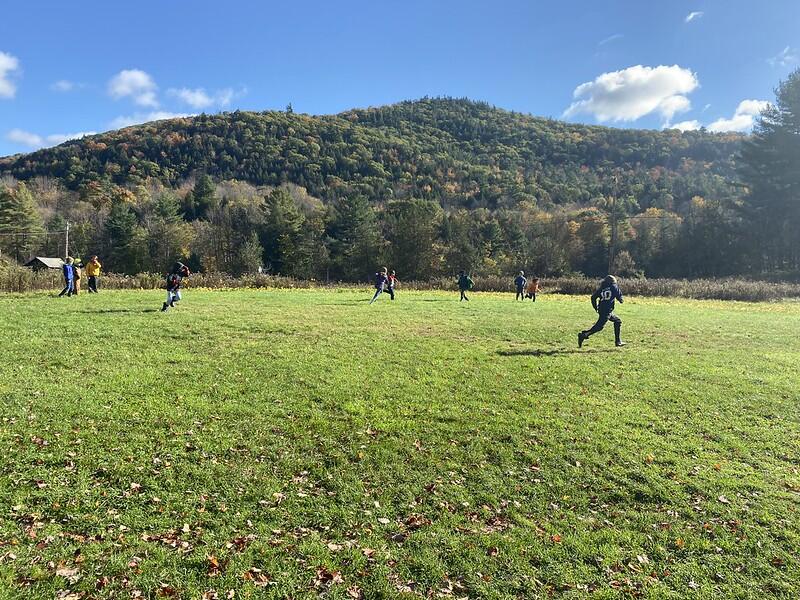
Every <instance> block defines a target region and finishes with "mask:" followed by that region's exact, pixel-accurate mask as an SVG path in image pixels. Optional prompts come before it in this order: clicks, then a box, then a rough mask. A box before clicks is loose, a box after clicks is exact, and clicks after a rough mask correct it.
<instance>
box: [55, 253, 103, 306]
mask: <svg viewBox="0 0 800 600" xmlns="http://www.w3.org/2000/svg"><path fill="white" fill-rule="evenodd" d="M102 267H103V265H101V264H100V261H99V260H98V259H97V257H96V256H92V259H91V260H90V261H89V262H88V263H87V264H86V266H84V265H83V264H82V263H81V262H80V260H78V261H76V260H75V259H74V258H72V257H71V256H68V257H67V258H66V259H65V260H64V265H63V266H62V267H61V270H62V273H63V275H64V289H63V290H61V293H60V294H59V295H58V296H59V297H61V296H67V297H70V296H77V295H78V294H79V293H80V291H81V275H82V273H81V270H82V269H86V276H87V277H88V279H89V281H88V283H87V288H88V290H89V293H90V294H96V293H97V278H98V277H100V270H101V269H102Z"/></svg>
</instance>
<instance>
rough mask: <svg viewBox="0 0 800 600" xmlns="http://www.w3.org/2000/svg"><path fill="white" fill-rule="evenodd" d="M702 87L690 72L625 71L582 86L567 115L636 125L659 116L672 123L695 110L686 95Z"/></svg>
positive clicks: (674, 69)
mask: <svg viewBox="0 0 800 600" xmlns="http://www.w3.org/2000/svg"><path fill="white" fill-rule="evenodd" d="M699 85H700V83H699V82H698V80H697V76H696V75H695V74H694V73H692V71H690V70H689V69H684V68H683V67H679V66H678V65H672V66H671V67H668V66H665V65H661V66H658V67H644V66H642V65H636V66H634V67H629V68H627V69H623V70H621V71H612V72H610V73H603V74H602V75H600V76H598V77H597V78H596V79H595V80H594V81H589V82H586V83H583V84H581V85H579V86H578V87H577V88H575V91H574V92H573V94H572V95H573V97H574V98H575V102H573V103H572V104H571V105H570V106H569V108H567V110H565V111H564V116H565V117H571V116H574V115H577V114H581V113H584V114H591V115H594V116H595V117H596V118H597V120H598V121H601V122H604V121H635V120H636V119H639V118H641V117H643V116H645V115H649V114H651V113H658V114H659V115H661V116H662V117H663V118H664V119H665V120H666V121H667V122H669V121H670V120H671V119H672V117H673V116H674V115H676V114H677V113H681V112H685V111H687V110H689V108H690V107H691V102H690V101H689V99H688V98H687V97H686V94H689V93H690V92H692V91H694V90H695V89H696V88H697V87H698V86H699Z"/></svg>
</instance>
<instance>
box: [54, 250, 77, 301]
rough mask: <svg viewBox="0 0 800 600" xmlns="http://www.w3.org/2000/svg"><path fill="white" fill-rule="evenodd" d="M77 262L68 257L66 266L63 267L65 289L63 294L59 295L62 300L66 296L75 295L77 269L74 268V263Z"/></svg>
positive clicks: (65, 262)
mask: <svg viewBox="0 0 800 600" xmlns="http://www.w3.org/2000/svg"><path fill="white" fill-rule="evenodd" d="M73 262H75V261H74V260H73V259H72V257H71V256H68V257H67V258H66V260H65V261H64V265H63V266H62V267H61V270H62V272H63V273H64V284H65V285H64V289H63V290H61V293H60V294H59V295H58V297H59V298H60V297H61V296H63V295H64V294H66V295H67V297H70V296H72V294H73V293H75V269H74V268H73V266H72V263H73Z"/></svg>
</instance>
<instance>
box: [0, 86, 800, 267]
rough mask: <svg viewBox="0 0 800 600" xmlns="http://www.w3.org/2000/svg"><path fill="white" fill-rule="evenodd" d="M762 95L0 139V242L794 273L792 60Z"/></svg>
mask: <svg viewBox="0 0 800 600" xmlns="http://www.w3.org/2000/svg"><path fill="white" fill-rule="evenodd" d="M766 114H767V117H766V120H764V119H762V120H759V123H758V124H757V126H756V131H755V135H754V136H752V138H746V137H744V136H741V135H739V134H710V133H707V132H705V131H694V132H685V133H681V132H679V131H676V130H667V131H650V130H633V129H617V128H608V127H597V126H585V125H575V124H567V123H563V122H559V121H555V120H550V119H542V118H536V117H531V116H528V115H522V114H519V113H514V112H508V111H504V110H499V109H496V108H493V107H491V106H489V105H487V104H485V103H480V102H472V101H469V100H458V99H446V98H445V99H428V98H426V99H422V100H418V101H414V102H402V103H399V104H395V105H391V106H385V107H379V108H369V109H360V110H351V111H348V112H345V113H342V114H339V115H335V116H321V117H314V116H308V115H300V114H295V113H293V112H292V111H291V110H290V108H287V110H286V111H283V112H265V113H252V112H241V111H237V112H233V113H225V114H218V115H200V116H197V117H193V118H179V119H171V120H165V121H158V122H153V123H147V124H144V125H139V126H134V127H128V128H126V129H122V130H118V131H112V132H108V133H104V134H100V135H94V136H91V137H87V138H84V139H81V140H75V141H71V142H67V143H65V144H62V145H60V146H57V147H55V148H49V149H45V150H40V151H38V152H34V153H31V154H27V155H19V156H12V157H7V158H5V159H0V251H2V252H3V253H5V254H7V255H10V256H13V257H15V258H16V259H17V260H19V261H23V260H26V259H27V258H28V257H29V256H31V255H32V254H34V253H44V254H49V255H54V254H56V253H60V251H59V248H61V249H63V245H59V244H61V242H60V241H59V238H58V235H57V234H55V237H54V234H53V232H58V231H61V230H63V229H64V227H65V224H66V222H69V223H70V224H71V229H70V231H71V234H70V252H71V253H73V254H75V255H78V256H86V255H90V254H98V255H100V256H102V257H103V260H104V262H105V264H106V266H107V267H108V268H109V269H111V270H114V271H119V272H125V273H133V272H137V271H159V270H163V269H165V268H167V267H168V266H169V265H170V264H171V263H172V261H174V260H175V259H176V258H183V259H184V260H188V261H189V262H190V264H191V265H192V267H193V268H194V269H203V270H207V271H225V272H229V273H233V274H241V273H247V272H252V271H254V270H257V269H259V268H263V269H266V270H267V271H268V272H273V273H280V274H284V275H292V276H295V277H301V278H318V279H319V278H330V279H340V280H348V281H358V280H361V281H363V280H365V279H366V278H368V277H369V274H370V273H372V272H374V270H375V268H376V267H378V266H380V265H382V264H387V265H388V266H390V267H393V268H396V269H397V271H398V275H399V276H400V278H401V279H427V278H430V277H434V276H441V275H452V274H453V273H454V272H456V271H458V270H460V269H468V270H471V271H472V273H473V274H475V275H477V276H481V275H500V276H508V275H509V274H510V273H513V272H515V271H518V270H519V269H524V270H526V271H528V272H534V273H537V274H541V275H551V274H553V275H555V274H567V273H583V274H587V275H602V274H605V273H606V272H607V271H608V270H609V269H611V270H613V271H614V272H616V273H619V274H622V275H627V276H639V275H647V276H678V277H694V276H720V275H732V274H741V273H752V274H759V275H760V274H769V275H771V276H773V275H775V274H778V273H781V274H786V275H790V276H796V275H797V273H798V271H799V270H800V254H798V252H797V248H798V247H800V243H799V242H798V239H797V236H798V233H797V232H798V231H800V220H798V219H800V217H799V216H798V212H797V206H800V202H798V198H797V189H798V188H797V184H796V181H795V179H796V176H795V175H793V174H796V173H797V172H800V164H799V163H797V160H798V159H799V158H798V157H800V136H798V135H797V133H796V127H795V126H794V125H793V123H795V121H796V115H797V114H800V75H798V74H797V73H795V74H793V75H792V76H791V77H790V78H789V80H788V81H787V82H785V83H783V84H781V87H780V88H779V95H778V100H777V105H776V107H775V108H771V109H770V110H769V111H767V113H766ZM19 232H23V233H22V234H19ZM45 232H50V233H49V234H48V233H45Z"/></svg>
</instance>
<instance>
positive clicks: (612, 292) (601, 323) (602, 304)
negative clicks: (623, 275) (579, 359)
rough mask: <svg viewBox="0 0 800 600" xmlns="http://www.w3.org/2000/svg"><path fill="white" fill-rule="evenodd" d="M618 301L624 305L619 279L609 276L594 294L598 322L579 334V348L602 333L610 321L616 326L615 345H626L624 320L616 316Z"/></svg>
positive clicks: (593, 302) (593, 304) (593, 306)
mask: <svg viewBox="0 0 800 600" xmlns="http://www.w3.org/2000/svg"><path fill="white" fill-rule="evenodd" d="M617 300H619V303H620V304H622V303H623V300H622V292H621V291H620V290H619V285H617V278H616V277H614V276H613V275H607V276H606V277H605V279H603V281H601V282H600V287H598V288H597V291H595V293H594V294H592V308H594V310H595V311H596V312H597V322H596V323H595V324H594V325H592V328H591V329H585V330H583V331H581V332H580V333H578V348H580V347H582V346H583V342H585V341H586V340H587V339H589V336H591V335H594V334H595V333H597V332H598V331H602V330H603V327H605V326H606V323H608V322H609V321H611V322H612V323H613V324H614V341H615V344H616V345H617V346H624V345H625V342H623V341H622V338H621V337H620V334H621V332H622V319H620V318H619V317H618V316H617V315H615V314H614V302H615V301H617Z"/></svg>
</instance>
